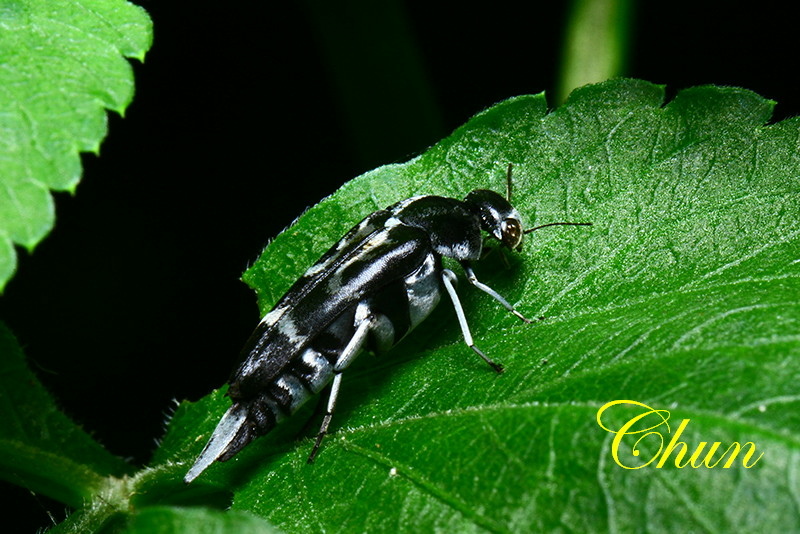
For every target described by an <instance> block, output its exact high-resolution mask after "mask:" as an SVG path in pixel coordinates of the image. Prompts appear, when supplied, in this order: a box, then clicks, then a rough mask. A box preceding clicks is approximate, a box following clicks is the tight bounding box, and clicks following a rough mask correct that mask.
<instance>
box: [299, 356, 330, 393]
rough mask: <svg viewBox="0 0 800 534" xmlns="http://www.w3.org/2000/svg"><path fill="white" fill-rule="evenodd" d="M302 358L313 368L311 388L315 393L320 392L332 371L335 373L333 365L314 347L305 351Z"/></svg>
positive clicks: (310, 378) (310, 379)
mask: <svg viewBox="0 0 800 534" xmlns="http://www.w3.org/2000/svg"><path fill="white" fill-rule="evenodd" d="M301 359H302V360H303V363H305V364H306V365H307V366H309V367H310V368H311V369H312V370H313V371H312V374H311V376H310V377H309V382H310V383H311V390H312V391H313V392H314V393H319V392H320V391H322V388H324V387H325V385H326V384H327V381H328V378H329V377H330V375H331V373H333V366H332V365H331V363H330V362H329V361H328V360H327V359H326V358H325V357H324V356H323V355H322V354H320V353H319V352H317V351H315V350H314V349H307V350H306V351H305V352H303V356H302V358H301Z"/></svg>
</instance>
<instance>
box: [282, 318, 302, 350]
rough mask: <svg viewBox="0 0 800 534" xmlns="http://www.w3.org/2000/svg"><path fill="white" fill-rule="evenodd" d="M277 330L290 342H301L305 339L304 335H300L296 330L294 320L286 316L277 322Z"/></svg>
mask: <svg viewBox="0 0 800 534" xmlns="http://www.w3.org/2000/svg"><path fill="white" fill-rule="evenodd" d="M278 332H280V333H281V334H283V335H284V336H286V337H287V338H289V341H290V342H291V343H296V344H301V343H302V342H303V341H305V336H303V335H301V334H299V333H298V331H297V325H295V324H294V321H293V320H292V319H291V318H289V317H286V318H284V319H283V320H282V321H281V322H280V323H279V324H278Z"/></svg>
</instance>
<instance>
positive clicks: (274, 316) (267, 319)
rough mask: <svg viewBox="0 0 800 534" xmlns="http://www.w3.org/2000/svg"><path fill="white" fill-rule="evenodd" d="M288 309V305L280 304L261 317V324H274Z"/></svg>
mask: <svg viewBox="0 0 800 534" xmlns="http://www.w3.org/2000/svg"><path fill="white" fill-rule="evenodd" d="M288 309H289V307H288V306H278V307H277V308H275V309H274V310H272V311H271V312H269V313H268V314H266V315H265V316H264V317H263V318H262V319H261V324H262V325H266V326H272V325H274V324H275V323H276V322H278V320H279V319H280V318H281V317H282V316H283V314H284V313H286V310H288Z"/></svg>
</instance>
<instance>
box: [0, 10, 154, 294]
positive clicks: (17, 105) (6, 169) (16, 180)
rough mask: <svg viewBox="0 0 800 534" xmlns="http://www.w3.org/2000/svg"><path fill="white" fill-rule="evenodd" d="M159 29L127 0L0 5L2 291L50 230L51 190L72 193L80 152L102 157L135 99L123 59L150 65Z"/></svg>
mask: <svg viewBox="0 0 800 534" xmlns="http://www.w3.org/2000/svg"><path fill="white" fill-rule="evenodd" d="M151 41H152V24H151V22H150V19H149V18H148V16H147V14H146V13H145V12H144V10H142V9H141V8H139V7H137V6H134V5H133V4H130V3H128V2H124V1H122V0H76V1H72V0H69V1H68V0H4V1H3V2H2V3H0V290H2V288H3V286H4V285H5V283H6V282H7V281H8V279H9V278H10V277H11V275H12V273H13V272H14V269H15V266H16V255H15V251H14V244H17V245H22V246H24V247H26V248H27V249H29V250H32V249H33V247H35V246H36V244H37V243H39V241H41V239H42V238H43V237H44V236H45V235H46V234H47V232H49V231H50V229H51V228H52V226H53V222H54V218H55V214H54V207H53V199H52V197H51V194H50V191H51V190H53V191H70V192H72V191H74V190H75V187H76V186H77V184H78V180H79V179H80V175H81V164H80V156H79V153H80V152H94V153H97V152H98V151H99V147H100V141H101V140H102V139H103V137H105V135H106V114H105V110H106V109H110V110H113V111H116V112H117V113H120V114H122V113H123V112H124V110H125V108H126V107H127V105H128V104H129V103H130V101H131V98H132V97H133V73H132V71H131V66H130V65H129V64H128V62H127V61H126V60H125V59H124V58H125V57H135V58H138V59H139V60H142V59H143V58H144V54H145V51H146V50H147V49H148V48H149V47H150V43H151Z"/></svg>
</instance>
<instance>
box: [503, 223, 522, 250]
mask: <svg viewBox="0 0 800 534" xmlns="http://www.w3.org/2000/svg"><path fill="white" fill-rule="evenodd" d="M500 233H501V235H502V240H501V241H502V243H503V245H505V246H507V247H508V248H510V249H516V250H520V249H521V248H522V235H523V234H522V224H520V222H519V221H518V220H517V219H506V220H504V221H503V222H502V223H500Z"/></svg>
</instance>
